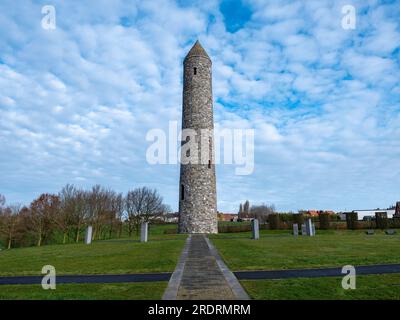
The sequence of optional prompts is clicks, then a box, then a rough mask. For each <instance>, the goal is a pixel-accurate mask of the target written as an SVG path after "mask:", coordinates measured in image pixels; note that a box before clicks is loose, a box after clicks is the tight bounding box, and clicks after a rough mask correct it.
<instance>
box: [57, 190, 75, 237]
mask: <svg viewBox="0 0 400 320" xmlns="http://www.w3.org/2000/svg"><path fill="white" fill-rule="evenodd" d="M58 197H59V199H60V210H58V214H57V216H56V217H55V221H54V222H55V224H56V225H57V226H58V228H60V230H61V231H62V233H63V244H65V243H66V241H67V235H68V234H69V231H70V230H71V228H72V226H73V218H74V213H75V209H76V189H75V187H74V186H73V185H70V184H67V185H66V186H65V187H64V188H62V190H61V191H60V192H59V194H58Z"/></svg>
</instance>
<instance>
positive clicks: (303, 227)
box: [301, 223, 307, 236]
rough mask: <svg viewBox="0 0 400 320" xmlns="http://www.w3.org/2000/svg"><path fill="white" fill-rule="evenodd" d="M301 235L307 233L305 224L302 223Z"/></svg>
mask: <svg viewBox="0 0 400 320" xmlns="http://www.w3.org/2000/svg"><path fill="white" fill-rule="evenodd" d="M301 235H302V236H306V235H307V231H306V225H305V224H304V223H303V224H302V225H301Z"/></svg>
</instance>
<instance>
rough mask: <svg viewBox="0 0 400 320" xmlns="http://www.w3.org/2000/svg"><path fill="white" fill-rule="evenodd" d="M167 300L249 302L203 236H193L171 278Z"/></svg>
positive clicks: (165, 297) (166, 295)
mask: <svg viewBox="0 0 400 320" xmlns="http://www.w3.org/2000/svg"><path fill="white" fill-rule="evenodd" d="M163 298H164V299H166V300H169V299H177V300H237V299H248V298H249V297H248V295H247V294H246V292H245V291H244V290H243V288H242V287H241V286H240V284H239V282H238V281H237V279H236V278H235V276H234V275H233V273H232V272H230V271H229V269H228V268H227V267H226V266H225V264H224V262H223V261H222V259H221V258H220V257H219V255H218V253H217V251H216V250H215V248H214V247H213V246H212V244H211V242H209V240H208V239H207V238H206V237H205V236H204V235H192V236H190V238H189V241H188V242H187V244H186V247H185V249H184V252H183V253H182V257H181V259H180V261H179V262H178V266H177V268H176V270H175V272H174V274H173V276H172V277H171V280H170V283H169V285H168V288H167V290H166V292H165V294H164V297H163Z"/></svg>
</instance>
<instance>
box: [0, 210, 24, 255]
mask: <svg viewBox="0 0 400 320" xmlns="http://www.w3.org/2000/svg"><path fill="white" fill-rule="evenodd" d="M20 211H21V205H20V204H15V205H11V206H8V207H7V208H5V209H2V210H1V211H0V234H1V235H2V236H4V238H5V239H6V243H7V249H11V245H12V242H13V240H14V239H15V233H16V230H17V224H18V219H19V213H20Z"/></svg>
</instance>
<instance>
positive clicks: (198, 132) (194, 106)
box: [179, 41, 218, 233]
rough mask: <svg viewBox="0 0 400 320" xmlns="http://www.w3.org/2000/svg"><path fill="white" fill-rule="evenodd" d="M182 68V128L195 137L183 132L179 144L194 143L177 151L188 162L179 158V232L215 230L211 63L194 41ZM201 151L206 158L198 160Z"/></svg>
mask: <svg viewBox="0 0 400 320" xmlns="http://www.w3.org/2000/svg"><path fill="white" fill-rule="evenodd" d="M183 67H184V69H183V108H182V130H183V132H184V129H193V130H194V132H195V136H194V137H192V136H186V137H184V134H183V135H182V140H183V142H182V144H185V143H188V142H190V141H189V140H190V139H194V140H195V141H191V142H192V143H193V142H195V143H196V146H197V148H194V149H193V150H192V149H189V150H185V152H182V154H181V160H183V157H186V159H189V161H188V162H187V163H184V162H183V161H181V171H180V181H179V232H180V233H217V232H218V227H217V196H216V181H215V180H216V178H215V165H214V161H213V157H214V141H213V140H214V136H213V130H214V120H213V99H212V73H211V67H212V63H211V59H210V57H209V56H208V54H207V53H206V51H205V50H204V49H203V47H202V46H201V44H200V43H199V42H198V41H196V43H195V44H194V46H193V47H192V48H191V49H190V51H189V53H188V54H187V56H186V57H185V59H184V61H183ZM204 129H207V130H204ZM204 142H205V143H204ZM189 144H190V143H189ZM190 145H191V144H190ZM201 147H203V148H201ZM204 149H205V150H204ZM204 154H206V159H205V160H206V161H202V160H203V159H204ZM202 157H203V158H202Z"/></svg>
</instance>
